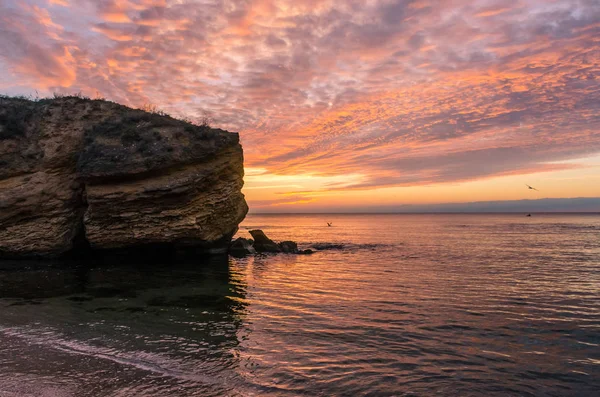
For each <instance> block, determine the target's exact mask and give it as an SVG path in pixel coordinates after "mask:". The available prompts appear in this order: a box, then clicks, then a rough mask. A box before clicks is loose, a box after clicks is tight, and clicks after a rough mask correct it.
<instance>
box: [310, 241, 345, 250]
mask: <svg viewBox="0 0 600 397" xmlns="http://www.w3.org/2000/svg"><path fill="white" fill-rule="evenodd" d="M312 247H313V248H314V249H316V250H319V251H323V250H341V249H344V245H343V244H332V243H317V244H313V245H312Z"/></svg>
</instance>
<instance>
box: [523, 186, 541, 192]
mask: <svg viewBox="0 0 600 397" xmlns="http://www.w3.org/2000/svg"><path fill="white" fill-rule="evenodd" d="M525 186H527V187H528V188H529V190H535V191H536V192H539V190H537V189H536V188H534V187H531V186H529V185H528V184H525Z"/></svg>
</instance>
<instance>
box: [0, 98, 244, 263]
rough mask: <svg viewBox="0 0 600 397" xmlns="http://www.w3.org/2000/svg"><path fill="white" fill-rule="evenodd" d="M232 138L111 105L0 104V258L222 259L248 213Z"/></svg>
mask: <svg viewBox="0 0 600 397" xmlns="http://www.w3.org/2000/svg"><path fill="white" fill-rule="evenodd" d="M243 175H244V169H243V155H242V147H241V145H240V144H239V136H238V134H235V133H230V132H227V131H223V130H219V129H212V128H209V127H206V126H195V125H192V124H189V123H186V122H183V121H180V120H176V119H173V118H171V117H169V116H164V115H158V114H154V113H147V112H144V111H142V110H134V109H130V108H127V107H125V106H121V105H118V104H116V103H112V102H107V101H101V100H87V99H82V98H77V97H65V98H57V99H50V100H41V101H37V102H33V101H29V100H25V99H16V98H6V97H0V257H32V256H33V257H51V256H59V255H62V254H65V253H67V252H69V251H72V250H73V249H74V248H77V247H90V248H91V249H96V250H112V249H128V248H130V247H144V246H153V245H156V244H160V245H169V246H173V247H175V248H176V249H187V248H190V249H192V250H194V251H196V252H209V253H214V252H225V251H226V250H227V248H228V246H229V243H230V241H231V237H232V236H233V235H234V234H235V232H236V231H237V228H238V224H239V223H240V222H241V221H242V220H243V219H244V217H245V215H246V213H247V211H248V206H247V205H246V201H245V200H244V195H243V194H242V193H241V188H242V185H243Z"/></svg>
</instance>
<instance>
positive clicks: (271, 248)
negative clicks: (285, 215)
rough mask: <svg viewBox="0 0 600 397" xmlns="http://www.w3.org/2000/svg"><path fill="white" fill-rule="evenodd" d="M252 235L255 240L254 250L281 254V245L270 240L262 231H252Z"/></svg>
mask: <svg viewBox="0 0 600 397" xmlns="http://www.w3.org/2000/svg"><path fill="white" fill-rule="evenodd" d="M250 235H252V238H253V239H254V249H256V251H257V252H281V248H280V247H279V245H277V243H275V242H274V241H273V240H271V239H270V238H268V237H267V235H266V234H265V233H264V232H263V231H262V230H258V229H257V230H250Z"/></svg>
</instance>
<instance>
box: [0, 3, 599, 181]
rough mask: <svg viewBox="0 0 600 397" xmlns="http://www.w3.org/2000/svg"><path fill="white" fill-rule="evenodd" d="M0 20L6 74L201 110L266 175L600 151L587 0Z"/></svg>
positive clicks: (480, 167) (473, 167)
mask: <svg viewBox="0 0 600 397" xmlns="http://www.w3.org/2000/svg"><path fill="white" fill-rule="evenodd" d="M0 19H1V22H2V23H1V24H0V63H1V65H0V66H2V67H3V68H5V69H7V70H10V71H11V74H10V75H3V76H1V77H0V86H2V87H7V86H8V87H10V86H11V84H13V86H14V87H13V88H12V91H16V90H21V91H23V90H25V89H26V88H29V89H30V90H32V91H33V90H34V89H36V88H42V89H45V91H46V92H51V91H67V92H68V91H70V92H73V91H80V90H81V91H83V92H84V93H88V94H89V95H95V93H96V92H99V93H100V94H102V95H103V96H105V97H106V98H108V99H112V100H116V101H119V102H123V103H126V104H129V105H132V106H140V105H142V104H144V103H153V104H156V105H157V106H159V107H160V108H163V109H165V110H166V111H169V112H171V113H174V114H176V115H181V116H188V117H195V116H197V115H202V114H209V115H210V116H211V117H212V118H213V119H214V120H215V124H218V125H219V126H222V127H224V128H228V129H231V130H234V131H239V132H240V133H241V137H242V142H243V144H244V149H245V157H246V164H247V165H248V166H251V167H262V168H265V169H266V170H267V171H268V173H269V174H270V175H284V176H285V175H289V176H292V175H297V174H310V175H313V176H319V175H320V176H323V177H332V176H337V175H349V174H352V175H358V174H360V175H361V177H360V178H358V179H356V181H355V182H354V183H353V184H348V185H345V186H344V187H343V188H352V189H366V188H373V187H383V186H405V185H414V184H431V183H448V182H456V181H467V180H477V179H485V178H490V177H494V176H500V175H518V174H519V173H531V172H540V171H547V172H552V171H555V170H557V169H558V168H561V167H567V166H566V165H564V164H563V165H556V164H557V162H561V161H565V160H570V159H577V158H581V157H584V156H588V155H590V154H594V153H598V152H600V112H599V110H600V109H599V108H600V66H599V65H600V51H599V50H600V40H598V37H600V25H599V24H598V21H600V4H599V3H598V2H597V1H594V0H575V1H573V0H555V1H552V2H547V1H542V0H531V1H508V0H478V1H470V2H447V1H439V0H437V1H436V0H431V1H426V0H375V1H370V2H364V1H358V0H348V1H333V0H296V1H283V0H273V1H270V0H246V1H231V0H209V1H203V2H199V1H197V0H178V1H170V0H99V1H97V0H94V1H92V0H85V1H80V2H79V1H78V2H69V1H65V0H48V1H47V0H25V1H16V0H5V1H4V2H2V5H0ZM24 93H26V94H27V93H28V92H24ZM571 166H572V165H571ZM330 188H334V187H330ZM294 190H297V189H294ZM308 190H310V189H308Z"/></svg>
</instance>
